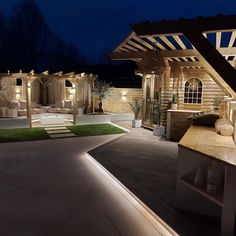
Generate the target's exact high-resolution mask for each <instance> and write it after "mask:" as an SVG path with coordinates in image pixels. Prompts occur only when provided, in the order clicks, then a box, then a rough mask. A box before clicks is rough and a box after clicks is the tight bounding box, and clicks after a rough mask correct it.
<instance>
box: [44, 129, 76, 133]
mask: <svg viewBox="0 0 236 236" xmlns="http://www.w3.org/2000/svg"><path fill="white" fill-rule="evenodd" d="M47 133H48V134H64V133H71V131H70V130H68V129H63V130H62V129H60V130H47Z"/></svg>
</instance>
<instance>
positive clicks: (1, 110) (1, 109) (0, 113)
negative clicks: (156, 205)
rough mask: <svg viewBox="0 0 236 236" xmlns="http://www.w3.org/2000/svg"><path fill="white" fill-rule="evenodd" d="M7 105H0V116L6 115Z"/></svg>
mask: <svg viewBox="0 0 236 236" xmlns="http://www.w3.org/2000/svg"><path fill="white" fill-rule="evenodd" d="M7 111H8V107H0V116H3V117H5V116H7Z"/></svg>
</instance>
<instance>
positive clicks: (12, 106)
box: [7, 100, 73, 117]
mask: <svg viewBox="0 0 236 236" xmlns="http://www.w3.org/2000/svg"><path fill="white" fill-rule="evenodd" d="M43 113H62V114H72V113H73V104H72V101H68V100H65V101H57V102H56V103H55V105H49V106H42V105H40V104H36V102H33V101H32V102H31V114H32V115H35V114H43ZM26 115H27V109H26V101H12V102H9V103H8V112H7V116H11V117H15V116H26Z"/></svg>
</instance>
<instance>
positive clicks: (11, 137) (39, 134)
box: [0, 128, 49, 143]
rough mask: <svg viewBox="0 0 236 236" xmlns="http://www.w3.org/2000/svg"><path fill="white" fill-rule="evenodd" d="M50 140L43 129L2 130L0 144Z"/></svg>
mask: <svg viewBox="0 0 236 236" xmlns="http://www.w3.org/2000/svg"><path fill="white" fill-rule="evenodd" d="M42 139H49V136H48V134H47V132H46V131H45V130H44V129H43V128H31V129H30V128H17V129H0V142H1V143H4V142H16V141H30V140H42Z"/></svg>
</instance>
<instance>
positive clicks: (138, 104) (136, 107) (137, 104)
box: [128, 97, 143, 120]
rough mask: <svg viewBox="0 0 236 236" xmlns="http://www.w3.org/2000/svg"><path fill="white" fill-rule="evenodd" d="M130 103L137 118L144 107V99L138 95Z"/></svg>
mask: <svg viewBox="0 0 236 236" xmlns="http://www.w3.org/2000/svg"><path fill="white" fill-rule="evenodd" d="M128 104H129V106H130V108H131V109H132V111H133V113H134V119H135V120H137V119H138V116H139V113H140V112H141V110H142V107H143V100H142V99H140V98H138V97H134V98H133V100H132V101H131V102H128Z"/></svg>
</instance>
